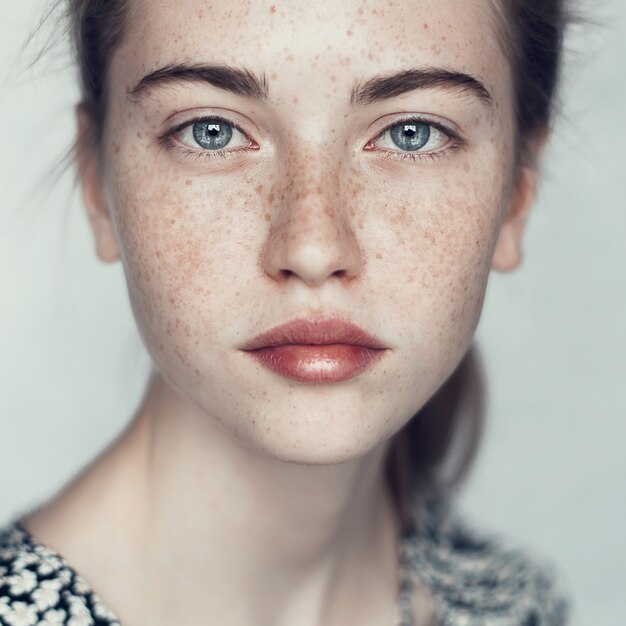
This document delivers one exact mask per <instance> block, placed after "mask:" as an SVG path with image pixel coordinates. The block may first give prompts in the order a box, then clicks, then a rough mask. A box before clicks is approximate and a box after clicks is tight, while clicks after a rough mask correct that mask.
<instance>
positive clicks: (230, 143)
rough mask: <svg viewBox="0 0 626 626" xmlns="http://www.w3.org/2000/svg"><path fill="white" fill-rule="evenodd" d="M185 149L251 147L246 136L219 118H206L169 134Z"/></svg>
mask: <svg viewBox="0 0 626 626" xmlns="http://www.w3.org/2000/svg"><path fill="white" fill-rule="evenodd" d="M169 134H170V135H171V136H173V137H175V138H176V139H178V141H180V142H181V143H182V144H184V145H185V146H186V147H188V148H191V149H194V150H198V151H210V152H219V151H229V150H235V149H238V148H247V147H252V143H253V142H251V141H250V139H249V138H248V137H247V135H246V134H245V133H244V132H243V131H242V130H240V129H239V128H237V127H236V126H235V125H234V124H232V123H231V122H229V121H228V120H226V119H224V118H221V117H206V118H202V119H196V120H192V121H190V122H185V123H184V124H181V125H180V126H178V127H177V128H175V129H174V130H173V131H172V132H171V133H169Z"/></svg>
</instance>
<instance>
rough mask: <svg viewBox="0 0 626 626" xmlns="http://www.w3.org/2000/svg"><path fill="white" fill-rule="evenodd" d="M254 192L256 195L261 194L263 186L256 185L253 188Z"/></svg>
mask: <svg viewBox="0 0 626 626" xmlns="http://www.w3.org/2000/svg"><path fill="white" fill-rule="evenodd" d="M254 191H256V192H257V193H261V192H262V191H263V185H257V186H256V187H255V188H254Z"/></svg>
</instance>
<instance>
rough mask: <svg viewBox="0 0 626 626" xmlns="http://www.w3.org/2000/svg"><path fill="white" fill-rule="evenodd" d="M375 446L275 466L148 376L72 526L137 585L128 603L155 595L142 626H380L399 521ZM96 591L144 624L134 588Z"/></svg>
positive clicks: (392, 586)
mask: <svg viewBox="0 0 626 626" xmlns="http://www.w3.org/2000/svg"><path fill="white" fill-rule="evenodd" d="M385 451H386V448H385V447H379V448H376V449H375V450H373V451H371V452H370V453H368V454H367V455H365V456H363V457H361V458H358V459H354V460H352V461H348V462H345V463H341V464H335V465H302V464H294V463H289V462H285V461H282V460H277V459H275V458H271V457H269V456H268V455H264V454H263V452H262V451H257V450H253V449H251V448H249V447H246V446H244V445H243V444H242V443H241V442H240V441H239V440H238V439H236V438H235V437H234V436H233V435H232V434H231V433H229V432H228V431H227V430H226V429H224V428H223V427H222V426H221V425H220V424H219V423H218V422H217V421H216V420H214V419H212V418H211V417H210V416H207V415H206V414H205V413H203V412H201V411H200V410H199V409H198V408H197V407H195V406H194V405H190V403H188V402H187V401H185V400H184V399H183V398H181V397H180V396H179V395H178V394H177V393H176V392H175V391H174V390H173V389H172V388H171V387H170V386H169V385H168V384H167V383H165V382H164V381H163V380H162V379H161V378H159V377H158V376H157V377H155V378H154V379H153V380H152V383H151V385H150V387H149V389H148V392H147V394H146V397H145V398H144V402H143V403H142V406H141V407H140V409H139V411H138V413H137V415H136V417H135V419H134V420H133V423H132V424H131V426H130V427H129V429H128V430H127V431H126V432H125V433H124V435H123V436H122V437H121V438H120V439H119V440H118V442H116V444H115V445H114V446H113V447H112V448H111V450H109V451H108V452H107V453H106V454H105V455H104V457H103V458H102V459H101V460H100V461H98V462H97V463H96V464H95V466H94V467H93V468H90V469H89V470H88V471H87V472H86V473H85V475H84V476H83V477H81V479H79V481H78V484H79V485H80V482H81V481H82V482H83V488H80V487H78V486H77V487H76V489H75V490H74V491H77V492H82V493H83V499H84V497H89V498H90V499H91V500H92V502H93V505H92V506H90V507H83V508H84V509H85V508H88V509H89V510H90V511H91V513H90V514H89V515H91V520H92V521H91V522H86V523H85V524H84V525H83V528H92V529H93V531H92V532H93V537H92V539H93V541H91V542H89V544H88V540H87V539H86V537H88V536H89V532H87V533H84V532H83V533H82V536H83V537H84V539H83V542H84V546H87V545H90V546H101V545H102V542H101V537H102V536H103V534H104V535H108V536H109V538H110V541H109V542H107V548H106V549H107V552H109V553H110V551H111V550H115V549H116V548H115V547H114V546H117V551H118V552H119V554H118V557H119V558H121V559H122V562H123V563H124V564H125V568H124V569H125V571H126V572H128V574H127V575H128V577H129V580H130V579H132V580H134V581H136V580H140V581H142V583H141V585H142V586H143V587H144V589H145V592H146V594H145V595H144V594H139V597H141V596H143V597H144V598H145V597H154V598H157V599H158V600H157V602H156V605H155V609H154V610H155V615H154V616H153V617H152V618H151V620H150V621H151V622H152V623H159V622H160V623H172V621H174V622H180V621H181V612H183V613H184V615H185V619H183V620H182V621H185V622H190V621H192V620H193V621H194V622H195V623H207V624H208V623H219V622H220V621H221V622H222V623H224V622H228V623H229V624H237V625H238V624H242V625H244V624H255V625H258V624H272V625H278V624H285V625H288V624H289V625H291V624H298V626H307V625H308V624H310V625H313V624H321V623H323V624H329V625H330V624H342V623H343V624H345V623H361V624H369V623H372V624H374V623H378V624H385V623H388V624H391V619H392V617H391V611H392V610H393V606H394V603H395V597H396V584H397V582H396V569H397V559H396V554H395V546H396V541H397V537H398V532H399V525H398V521H397V519H396V517H395V514H394V511H393V507H392V504H391V499H390V497H389V494H388V490H387V489H386V485H385V482H384V479H383V463H384V455H385ZM90 474H91V477H90ZM94 485H97V486H98V489H94ZM86 492H88V493H89V494H90V495H89V496H84V494H85V493H86ZM102 508H104V509H105V513H104V517H102V511H100V513H98V510H101V509H102ZM96 520H97V521H96ZM102 520H107V524H106V528H102V523H103V522H102ZM98 539H100V541H98ZM84 546H83V550H82V552H81V550H80V549H79V548H78V547H76V548H75V550H74V552H75V554H76V558H77V559H79V558H82V559H83V561H85V567H89V563H90V562H91V563H94V562H99V563H102V562H107V559H106V558H104V557H103V556H102V555H93V554H92V555H91V558H89V557H88V556H86V553H85V548H84ZM90 550H93V548H90ZM81 554H85V556H84V557H81V556H80V555H81ZM112 561H113V559H109V560H108V562H112ZM113 569H115V571H116V572H117V574H116V576H117V579H119V561H117V559H116V563H115V565H114V566H113V567H112V571H111V572H105V571H97V570H94V571H93V575H92V576H91V577H89V576H88V575H87V573H85V577H86V578H87V579H88V580H90V579H93V580H96V579H98V580H110V579H111V577H110V574H112V573H113ZM101 570H102V568H101ZM190 581H192V582H190ZM94 586H95V583H94ZM101 589H103V586H101ZM107 593H108V597H109V598H110V600H109V601H110V605H111V607H112V608H113V610H117V611H119V612H120V613H122V607H127V608H126V616H127V619H124V616H123V614H122V615H121V619H122V621H123V622H125V623H126V624H131V625H132V626H135V625H136V626H140V625H141V624H142V623H144V622H146V623H147V620H146V612H145V609H146V607H145V605H142V606H137V607H136V608H133V597H135V596H136V595H137V584H136V582H134V583H133V584H132V585H130V584H120V585H118V587H114V586H111V588H110V589H109V590H107ZM101 595H102V596H103V597H106V596H105V594H104V593H102V592H101ZM364 598H365V599H367V600H364ZM135 602H136V600H135ZM233 607H236V610H235V613H233V611H234V609H233ZM359 609H361V610H362V611H363V615H362V616H361V617H360V620H359V619H356V618H357V617H359V615H358V610H359ZM209 614H210V616H211V619H208V617H204V616H208V615H209ZM199 615H202V616H203V617H202V618H201V619H200V620H199V618H198V616H199ZM159 618H160V619H159ZM155 620H156V621H155Z"/></svg>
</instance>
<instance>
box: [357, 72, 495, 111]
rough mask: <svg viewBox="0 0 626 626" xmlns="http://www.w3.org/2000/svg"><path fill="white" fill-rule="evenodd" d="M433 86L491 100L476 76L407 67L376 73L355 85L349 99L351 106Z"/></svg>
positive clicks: (491, 101) (485, 101)
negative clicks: (376, 74)
mask: <svg viewBox="0 0 626 626" xmlns="http://www.w3.org/2000/svg"><path fill="white" fill-rule="evenodd" d="M433 88H444V89H452V90H455V91H460V92H465V93H466V94H468V95H470V96H473V97H475V98H478V99H479V100H481V101H482V102H484V103H486V104H488V105H490V106H491V105H492V103H493V98H492V97H491V94H490V93H489V90H488V89H487V87H485V85H484V84H483V83H482V82H481V81H480V80H478V78H475V77H474V76H470V75H469V74H463V73H461V72H452V71H449V70H446V69H443V68H424V69H410V70H404V71H402V72H397V73H395V74H389V75H387V76H376V77H374V78H371V79H370V80H368V81H367V82H365V83H362V84H358V85H356V86H355V87H354V89H353V90H352V96H351V98H350V102H351V104H353V105H358V104H372V103H374V102H381V101H383V100H388V99H389V98H395V97H396V96H400V95H402V94H404V93H408V92H410V91H414V90H416V89H433Z"/></svg>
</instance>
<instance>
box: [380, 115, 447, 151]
mask: <svg viewBox="0 0 626 626" xmlns="http://www.w3.org/2000/svg"><path fill="white" fill-rule="evenodd" d="M450 139H451V134H449V133H448V132H446V131H444V130H443V129H442V128H440V127H439V126H438V125H436V124H433V123H432V122H426V121H422V120H408V121H405V122H400V123H398V124H394V125H393V126H389V127H388V128H387V129H385V131H383V132H382V133H381V134H380V135H379V136H378V137H377V138H376V139H375V140H374V141H372V142H370V144H368V147H369V149H373V148H382V149H384V150H394V151H396V152H397V151H401V152H408V153H420V152H427V153H432V152H436V151H437V150H440V149H441V148H443V147H445V145H446V144H447V143H449V141H450Z"/></svg>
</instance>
